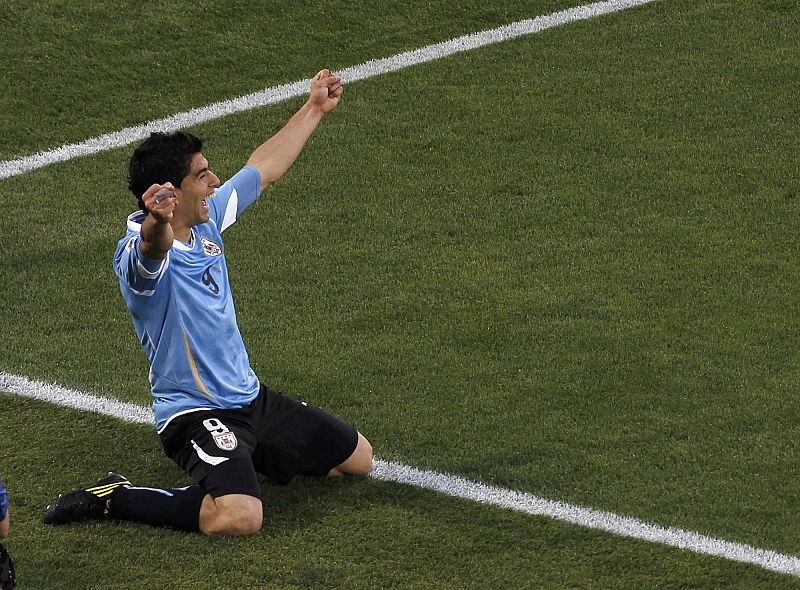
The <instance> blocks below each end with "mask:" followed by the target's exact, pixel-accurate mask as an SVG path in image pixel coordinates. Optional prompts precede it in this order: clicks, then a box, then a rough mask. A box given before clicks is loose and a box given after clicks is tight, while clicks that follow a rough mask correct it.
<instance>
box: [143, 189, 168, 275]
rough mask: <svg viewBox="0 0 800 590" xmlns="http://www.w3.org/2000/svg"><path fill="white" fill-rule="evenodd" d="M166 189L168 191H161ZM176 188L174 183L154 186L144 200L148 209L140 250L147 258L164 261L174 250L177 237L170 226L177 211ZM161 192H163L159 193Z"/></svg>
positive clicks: (145, 194) (146, 192)
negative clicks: (173, 214)
mask: <svg viewBox="0 0 800 590" xmlns="http://www.w3.org/2000/svg"><path fill="white" fill-rule="evenodd" d="M161 189H166V191H161ZM174 190H175V187H174V186H172V183H170V182H167V183H165V184H154V185H152V186H151V187H150V188H148V189H147V190H146V191H145V192H144V195H142V200H143V201H144V206H145V208H146V209H147V212H148V214H147V217H146V218H145V220H144V221H143V222H142V232H141V236H142V240H141V242H139V250H140V251H141V253H142V255H143V256H144V257H145V258H149V259H150V260H163V259H164V258H166V257H167V252H169V251H170V250H171V249H172V241H173V239H174V238H175V235H174V233H173V231H172V226H171V225H170V224H169V222H170V220H171V219H172V212H173V211H174V210H175V193H174V192H173V191H174ZM159 191H161V192H159Z"/></svg>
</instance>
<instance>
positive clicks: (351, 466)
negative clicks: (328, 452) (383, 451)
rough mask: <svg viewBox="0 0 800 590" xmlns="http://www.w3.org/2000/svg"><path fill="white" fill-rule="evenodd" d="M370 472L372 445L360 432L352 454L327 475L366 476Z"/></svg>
mask: <svg viewBox="0 0 800 590" xmlns="http://www.w3.org/2000/svg"><path fill="white" fill-rule="evenodd" d="M370 471H372V445H371V444H369V441H368V440H367V439H366V438H365V437H364V435H363V434H361V433H360V432H359V433H358V443H357V444H356V449H355V450H354V451H353V453H352V454H351V455H350V456H349V457H348V458H347V459H346V460H345V461H344V463H342V464H341V465H339V466H337V467H334V468H333V469H331V471H330V473H328V475H333V476H335V475H344V474H348V475H367V474H368V473H369V472H370Z"/></svg>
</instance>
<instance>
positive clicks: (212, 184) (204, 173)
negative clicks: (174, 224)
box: [174, 153, 219, 227]
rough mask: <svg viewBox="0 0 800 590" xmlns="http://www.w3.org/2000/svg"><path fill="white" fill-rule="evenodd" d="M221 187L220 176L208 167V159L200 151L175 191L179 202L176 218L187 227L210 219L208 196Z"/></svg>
mask: <svg viewBox="0 0 800 590" xmlns="http://www.w3.org/2000/svg"><path fill="white" fill-rule="evenodd" d="M217 187H219V178H218V177H217V175H216V174H214V173H213V172H211V170H209V169H208V160H206V159H205V158H204V157H203V154H201V153H198V154H195V155H194V156H193V157H192V163H191V166H190V168H189V174H188V175H187V176H186V177H185V178H184V179H183V182H181V186H180V188H179V189H178V190H177V191H176V192H175V196H176V197H177V203H176V205H175V211H174V218H177V220H179V221H180V223H181V224H183V225H186V226H187V227H194V226H195V225H198V224H200V223H205V222H206V221H208V203H207V201H206V199H207V198H211V196H213V193H214V189H216V188H217Z"/></svg>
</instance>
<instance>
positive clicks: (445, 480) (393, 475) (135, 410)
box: [0, 371, 800, 577]
mask: <svg viewBox="0 0 800 590" xmlns="http://www.w3.org/2000/svg"><path fill="white" fill-rule="evenodd" d="M0 392H7V393H11V394H14V395H19V396H23V397H29V398H34V399H37V400H41V401H45V402H49V403H52V404H57V405H60V406H65V407H68V408H73V409H77V410H84V411H90V412H95V413H97V414H102V415H105V416H111V417H114V418H120V419H122V420H125V421H127V422H134V423H140V424H148V425H150V426H152V425H153V412H152V411H151V410H150V409H149V408H145V407H143V406H138V405H136V404H130V403H125V402H120V401H117V400H112V399H108V398H103V397H98V396H95V395H91V394H89V393H84V392H82V391H74V390H71V389H66V388H64V387H61V386H59V385H54V384H52V383H46V382H43V381H34V380H32V379H28V378H27V377H21V376H18V375H11V374H10V373H5V372H3V371H0ZM370 475H371V476H372V477H374V478H375V479H379V480H383V481H392V482H398V483H402V484H407V485H412V486H417V487H420V488H425V489H428V490H434V491H437V492H441V493H443V494H447V495H449V496H454V497H457V498H463V499H466V500H473V501H475V502H480V503H482V504H488V505H491V506H496V507H499V508H506V509H509V510H515V511H517V512H524V513H526V514H532V515H536V516H546V517H549V518H552V519H555V520H558V521H561V522H567V523H570V524H576V525H579V526H582V527H587V528H590V529H597V530H600V531H605V532H609V533H612V534H615V535H620V536H622V537H630V538H633V539H641V540H644V541H650V542H653V543H661V544H663V545H669V546H672V547H678V548H680V549H688V550H690V551H694V552H696V553H702V554H704V555H711V556H714V557H722V558H724V559H728V560H731V561H738V562H741V563H749V564H752V565H756V566H759V567H762V568H764V569H767V570H771V571H774V572H778V573H782V574H790V575H793V576H798V577H800V558H797V557H794V556H791V555H784V554H782V553H777V552H775V551H770V550H768V549H759V548H758V547H753V546H751V545H745V544H742V543H735V542H732V541H725V540H723V539H715V538H713V537H707V536H705V535H701V534H699V533H695V532H693V531H687V530H683V529H676V528H667V527H662V526H659V525H656V524H651V523H647V522H644V521H641V520H638V519H636V518H631V517H628V516H619V515H617V514H613V513H611V512H605V511H602V510H594V509H592V508H585V507H582V506H575V505H572V504H566V503H564V502H557V501H554V500H547V499H544V498H539V497H538V496H534V495H533V494H527V493H523V492H516V491H513V490H507V489H504V488H500V487H496V486H490V485H486V484H483V483H480V482H476V481H472V480H469V479H466V478H463V477H459V476H456V475H449V474H447V473H438V472H436V471H426V470H422V469H417V468H415V467H410V466H408V465H403V464H401V463H393V462H390V461H382V460H380V459H375V466H374V468H373V470H372V473H371V474H370Z"/></svg>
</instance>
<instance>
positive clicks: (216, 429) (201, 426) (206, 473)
mask: <svg viewBox="0 0 800 590" xmlns="http://www.w3.org/2000/svg"><path fill="white" fill-rule="evenodd" d="M175 422H176V423H175V424H174V425H173V424H170V425H169V426H168V427H167V428H166V429H165V430H164V432H162V434H161V440H162V441H163V442H164V450H165V452H166V453H167V455H168V456H169V457H171V458H172V459H173V460H174V461H175V462H176V463H177V464H178V465H179V466H180V467H182V468H183V469H184V470H185V471H187V472H188V473H189V474H190V475H191V476H192V479H193V480H194V481H195V482H196V483H197V484H198V485H199V486H200V487H201V488H202V489H203V490H204V491H205V492H207V493H206V494H205V495H204V497H203V500H202V503H201V505H200V506H199V510H198V528H199V530H200V531H201V532H203V533H205V534H207V535H251V534H253V533H256V532H258V531H259V530H261V526H262V524H263V519H264V511H263V507H262V504H261V489H260V487H259V484H258V479H257V477H256V472H255V468H254V467H253V461H252V458H251V452H252V449H253V448H254V446H255V444H256V443H255V436H254V433H253V430H252V427H251V425H250V420H249V416H248V411H247V410H245V409H241V410H219V411H203V412H194V413H191V414H187V415H185V416H181V417H179V418H177V419H176V421H175ZM173 426H174V428H173Z"/></svg>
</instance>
